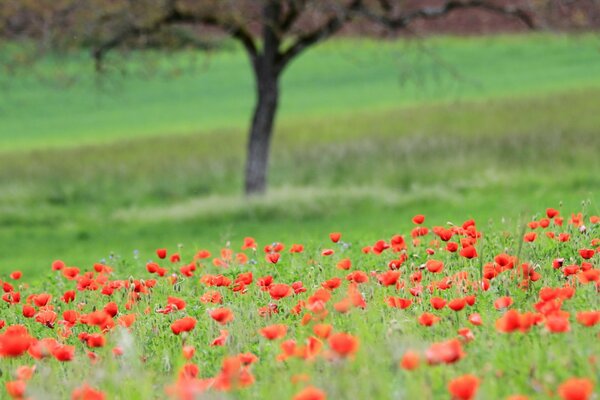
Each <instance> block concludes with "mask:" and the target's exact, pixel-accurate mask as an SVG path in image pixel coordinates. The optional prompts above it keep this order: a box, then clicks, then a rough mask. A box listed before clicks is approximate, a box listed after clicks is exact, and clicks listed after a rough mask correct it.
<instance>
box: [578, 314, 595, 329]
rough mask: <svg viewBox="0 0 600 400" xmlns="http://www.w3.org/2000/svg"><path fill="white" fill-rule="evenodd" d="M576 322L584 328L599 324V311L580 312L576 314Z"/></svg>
mask: <svg viewBox="0 0 600 400" xmlns="http://www.w3.org/2000/svg"><path fill="white" fill-rule="evenodd" d="M577 322H579V323H580V324H581V325H584V326H594V325H596V324H597V323H599V322H600V311H580V312H578V313H577Z"/></svg>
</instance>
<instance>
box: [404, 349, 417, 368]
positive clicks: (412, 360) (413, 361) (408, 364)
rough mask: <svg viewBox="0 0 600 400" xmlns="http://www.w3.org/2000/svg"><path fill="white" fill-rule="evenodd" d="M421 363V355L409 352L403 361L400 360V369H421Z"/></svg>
mask: <svg viewBox="0 0 600 400" xmlns="http://www.w3.org/2000/svg"><path fill="white" fill-rule="evenodd" d="M420 362H421V357H420V356H419V353H417V352H414V351H411V350H408V351H407V352H405V353H404V355H403V356H402V359H401V360H400V368H402V369H405V370H408V371H412V370H414V369H417V368H418V367H419V363H420Z"/></svg>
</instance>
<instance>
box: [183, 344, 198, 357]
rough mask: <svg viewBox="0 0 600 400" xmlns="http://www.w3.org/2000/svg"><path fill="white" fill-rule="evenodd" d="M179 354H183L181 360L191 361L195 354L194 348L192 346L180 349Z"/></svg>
mask: <svg viewBox="0 0 600 400" xmlns="http://www.w3.org/2000/svg"><path fill="white" fill-rule="evenodd" d="M181 353H182V354H183V358H185V359H186V360H191V359H192V358H193V357H194V354H196V348H195V347H194V346H189V345H188V346H183V348H182V349H181Z"/></svg>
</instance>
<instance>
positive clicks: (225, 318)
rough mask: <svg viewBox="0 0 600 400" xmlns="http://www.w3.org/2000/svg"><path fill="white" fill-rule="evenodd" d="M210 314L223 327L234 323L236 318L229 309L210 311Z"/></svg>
mask: <svg viewBox="0 0 600 400" xmlns="http://www.w3.org/2000/svg"><path fill="white" fill-rule="evenodd" d="M208 314H209V315H210V317H211V318H212V319H214V320H215V321H217V322H218V323H219V324H221V325H225V324H227V323H228V322H231V321H233V318H234V316H233V312H232V311H231V310H230V309H229V308H227V307H222V308H215V309H214V310H211V311H209V312H208Z"/></svg>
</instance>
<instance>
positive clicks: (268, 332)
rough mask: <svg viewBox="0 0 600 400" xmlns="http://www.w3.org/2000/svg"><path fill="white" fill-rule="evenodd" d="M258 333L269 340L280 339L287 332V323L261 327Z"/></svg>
mask: <svg viewBox="0 0 600 400" xmlns="http://www.w3.org/2000/svg"><path fill="white" fill-rule="evenodd" d="M259 332H260V334H261V335H262V336H264V337H265V338H267V339H269V340H275V339H280V338H282V337H284V336H285V335H286V333H287V325H283V324H275V325H269V326H266V327H264V328H262V329H261V330H260V331H259Z"/></svg>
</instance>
